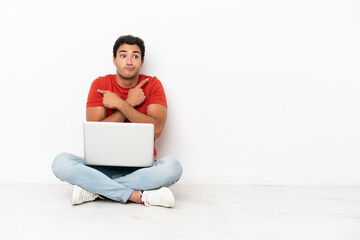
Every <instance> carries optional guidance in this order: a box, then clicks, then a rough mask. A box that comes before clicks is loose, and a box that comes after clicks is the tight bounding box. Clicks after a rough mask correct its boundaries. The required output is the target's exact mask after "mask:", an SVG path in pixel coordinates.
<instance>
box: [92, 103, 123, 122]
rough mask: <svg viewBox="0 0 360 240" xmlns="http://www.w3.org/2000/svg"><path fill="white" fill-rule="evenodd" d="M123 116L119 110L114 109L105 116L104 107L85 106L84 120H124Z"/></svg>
mask: <svg viewBox="0 0 360 240" xmlns="http://www.w3.org/2000/svg"><path fill="white" fill-rule="evenodd" d="M125 119H126V118H125V116H124V114H122V113H121V112H120V111H116V112H114V113H113V114H111V115H110V116H107V112H106V108H104V107H101V106H99V107H88V108H86V121H93V122H124V121H125Z"/></svg>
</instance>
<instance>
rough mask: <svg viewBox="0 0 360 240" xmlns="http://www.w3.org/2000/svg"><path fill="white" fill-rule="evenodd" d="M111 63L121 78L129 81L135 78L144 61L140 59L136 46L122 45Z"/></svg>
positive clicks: (138, 49) (139, 51)
mask: <svg viewBox="0 0 360 240" xmlns="http://www.w3.org/2000/svg"><path fill="white" fill-rule="evenodd" d="M113 62H114V65H115V66H116V71H117V73H118V74H119V75H120V77H121V78H123V79H131V78H134V77H135V76H137V74H138V73H139V71H140V68H141V67H142V65H143V63H144V60H143V59H141V50H140V48H139V47H138V46H137V45H129V44H122V45H120V47H119V48H118V50H117V52H116V58H113Z"/></svg>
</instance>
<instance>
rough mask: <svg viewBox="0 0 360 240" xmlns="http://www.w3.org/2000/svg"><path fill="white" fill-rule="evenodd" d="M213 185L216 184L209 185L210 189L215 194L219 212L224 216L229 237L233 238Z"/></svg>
mask: <svg viewBox="0 0 360 240" xmlns="http://www.w3.org/2000/svg"><path fill="white" fill-rule="evenodd" d="M215 187H216V186H214V185H211V189H212V191H213V194H214V195H215V198H216V201H217V203H218V204H219V208H220V211H221V214H222V216H223V218H224V220H225V222H226V226H227V228H228V231H229V233H230V236H231V239H234V235H233V232H232V231H231V228H230V225H229V222H228V220H227V218H226V216H225V213H224V210H223V208H222V205H221V203H220V201H219V198H218V196H217V194H216V191H215Z"/></svg>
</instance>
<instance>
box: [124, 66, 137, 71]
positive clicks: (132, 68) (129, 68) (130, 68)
mask: <svg viewBox="0 0 360 240" xmlns="http://www.w3.org/2000/svg"><path fill="white" fill-rule="evenodd" d="M125 69H126V70H128V71H133V70H134V69H135V68H134V67H126V68H125Z"/></svg>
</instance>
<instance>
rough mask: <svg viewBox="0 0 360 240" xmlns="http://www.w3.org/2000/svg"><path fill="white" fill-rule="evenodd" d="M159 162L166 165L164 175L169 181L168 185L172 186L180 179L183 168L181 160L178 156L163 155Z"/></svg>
mask: <svg viewBox="0 0 360 240" xmlns="http://www.w3.org/2000/svg"><path fill="white" fill-rule="evenodd" d="M159 164H161V165H164V167H165V169H164V170H165V171H164V172H163V177H164V180H165V181H166V182H167V184H166V185H168V186H170V185H172V184H174V183H176V182H177V181H179V179H180V177H181V175H182V171H183V169H182V166H181V164H180V162H179V161H178V160H177V159H176V158H174V157H170V156H168V157H163V158H161V159H160V160H159Z"/></svg>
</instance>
